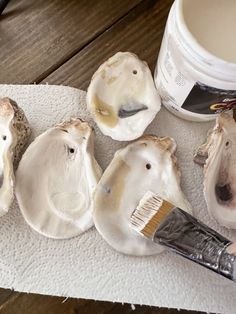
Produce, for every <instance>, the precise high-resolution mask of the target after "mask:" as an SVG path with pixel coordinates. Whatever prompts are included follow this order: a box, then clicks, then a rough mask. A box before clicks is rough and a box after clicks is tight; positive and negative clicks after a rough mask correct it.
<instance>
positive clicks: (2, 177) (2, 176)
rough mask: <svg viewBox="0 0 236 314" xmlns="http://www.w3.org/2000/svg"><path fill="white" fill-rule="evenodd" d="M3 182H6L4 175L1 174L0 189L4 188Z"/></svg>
mask: <svg viewBox="0 0 236 314" xmlns="http://www.w3.org/2000/svg"><path fill="white" fill-rule="evenodd" d="M3 180H4V173H1V174H0V188H1V187H2V184H3Z"/></svg>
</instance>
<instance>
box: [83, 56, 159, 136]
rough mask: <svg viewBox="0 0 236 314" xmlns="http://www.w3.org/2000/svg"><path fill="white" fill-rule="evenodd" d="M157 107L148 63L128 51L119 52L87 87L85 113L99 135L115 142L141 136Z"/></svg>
mask: <svg viewBox="0 0 236 314" xmlns="http://www.w3.org/2000/svg"><path fill="white" fill-rule="evenodd" d="M160 105H161V102H160V97H159V95H158V93H157V90H156V88H155V85H154V81H153V78H152V74H151V71H150V69H149V67H148V65H147V63H146V62H143V61H141V60H139V58H138V57H137V56H136V55H135V54H133V53H130V52H118V53H116V54H115V55H114V56H112V57H111V58H110V59H108V60H107V61H106V62H105V63H103V64H102V65H101V66H100V67H99V68H98V70H97V71H96V72H95V73H94V75H93V77H92V80H91V83H90V85H89V87H88V92H87V107H88V110H89V111H90V112H91V113H92V115H93V118H94V120H95V122H96V123H97V125H98V127H99V128H100V130H101V131H102V133H103V134H105V135H108V136H110V137H111V138H113V139H114V140H118V141H130V140H134V139H136V138H138V137H140V136H141V135H142V134H143V132H144V130H145V129H146V127H147V126H148V125H149V124H150V123H151V121H152V120H153V119H154V118H155V115H156V114H157V112H158V111H159V110H160Z"/></svg>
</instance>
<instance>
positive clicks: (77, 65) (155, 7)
mask: <svg viewBox="0 0 236 314" xmlns="http://www.w3.org/2000/svg"><path fill="white" fill-rule="evenodd" d="M172 3H173V0H159V1H154V0H145V1H143V2H142V3H141V4H139V5H138V6H137V7H136V8H135V9H134V10H132V11H131V12H130V13H129V14H128V15H127V16H125V17H124V18H123V19H121V20H120V21H119V22H118V23H116V24H115V25H114V26H112V27H111V28H110V29H109V30H108V31H106V32H105V33H103V34H102V35H100V36H99V37H98V38H96V39H95V40H94V41H93V42H92V43H91V44H89V45H88V46H86V47H85V48H84V49H83V50H82V51H80V52H79V53H78V54H76V55H75V56H74V57H73V58H71V59H70V60H69V61H68V62H66V63H65V64H64V65H63V66H61V67H60V68H59V69H58V70H56V71H55V72H53V73H52V74H51V75H49V76H48V77H47V78H45V79H44V80H43V81H42V82H43V83H46V82H47V83H49V84H63V85H69V86H73V87H77V88H80V89H86V88H87V86H88V84H89V82H90V79H91V77H92V74H93V73H94V71H95V70H96V69H97V68H98V66H99V65H100V64H101V63H102V62H103V61H104V60H106V59H107V58H108V57H110V56H111V55H113V54H114V53H115V52H117V51H132V52H135V53H137V54H138V55H139V57H140V58H141V59H144V60H146V61H147V62H148V64H149V66H150V67H151V69H152V70H153V69H154V66H155V63H156V59H157V55H158V51H159V48H160V44H161V40H162V35H163V31H164V26H165V23H166V19H167V15H168V12H169V9H170V6H171V4H172Z"/></svg>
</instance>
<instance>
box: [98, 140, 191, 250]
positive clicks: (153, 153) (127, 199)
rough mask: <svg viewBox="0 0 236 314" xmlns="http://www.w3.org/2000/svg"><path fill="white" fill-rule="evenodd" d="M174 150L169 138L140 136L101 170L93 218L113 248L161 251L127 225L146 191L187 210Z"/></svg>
mask: <svg viewBox="0 0 236 314" xmlns="http://www.w3.org/2000/svg"><path fill="white" fill-rule="evenodd" d="M175 150H176V143H175V141H174V140H173V139H171V138H169V137H165V138H158V137H156V136H151V135H147V136H143V137H142V138H140V139H138V140H136V141H135V142H133V143H131V144H129V145H128V146H126V147H125V148H123V149H120V150H119V151H117V152H116V153H115V155H114V158H113V160H112V161H111V163H110V165H109V166H108V168H107V169H106V170H105V172H104V174H103V176H102V178H101V180H100V181H99V183H98V185H97V188H96V190H95V194H94V212H93V218H94V223H95V226H96V228H97V230H98V231H99V233H100V234H101V235H102V237H103V238H104V239H105V240H106V241H107V242H108V243H109V244H110V245H111V246H112V247H113V248H114V249H116V250H117V251H120V252H122V253H125V254H131V255H152V254H156V253H159V252H161V251H163V247H161V246H158V245H157V244H154V243H152V241H150V240H147V239H145V238H144V237H142V236H141V235H139V234H138V233H137V232H136V231H134V230H133V229H132V228H131V227H130V217H131V214H132V212H133V210H134V209H135V208H136V206H137V205H138V203H139V201H140V200H141V198H142V197H143V196H144V194H145V193H146V192H147V191H151V192H153V193H156V194H157V195H159V196H160V197H162V198H164V199H166V200H169V201H170V202H172V203H174V204H175V205H177V206H179V207H181V208H182V209H184V210H186V211H188V212H191V206H190V204H189V203H188V201H187V200H186V198H185V196H184V194H183V192H182V191H181V188H180V172H179V170H178V169H177V166H176V157H175V155H174V153H175Z"/></svg>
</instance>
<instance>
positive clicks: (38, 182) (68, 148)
mask: <svg viewBox="0 0 236 314" xmlns="http://www.w3.org/2000/svg"><path fill="white" fill-rule="evenodd" d="M101 174H102V172H101V168H100V167H99V166H98V164H97V162H96V160H95V158H94V155H93V132H92V129H91V128H90V126H89V125H88V123H87V122H83V121H81V120H79V119H71V120H70V121H68V122H64V123H62V124H59V125H57V126H55V127H52V128H51V129H49V130H47V131H46V132H44V133H43V134H41V135H40V136H38V137H37V138H36V139H35V140H34V142H33V143H32V144H31V145H30V146H29V147H28V149H27V150H26V152H25V154H24V155H23V157H22V160H21V161H20V164H19V167H18V170H17V173H16V197H17V200H18V203H19V206H20V210H21V212H22V214H23V216H24V218H25V220H26V221H27V223H28V224H29V225H30V226H31V227H32V228H33V229H34V230H36V231H37V232H39V233H41V234H43V235H45V236H47V237H50V238H55V239H66V238H71V237H74V236H76V235H79V234H80V233H82V232H84V231H86V230H87V229H89V228H90V227H91V226H93V219H92V210H93V199H92V195H93V192H94V189H95V187H96V185H97V182H98V180H99V179H100V177H101Z"/></svg>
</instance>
